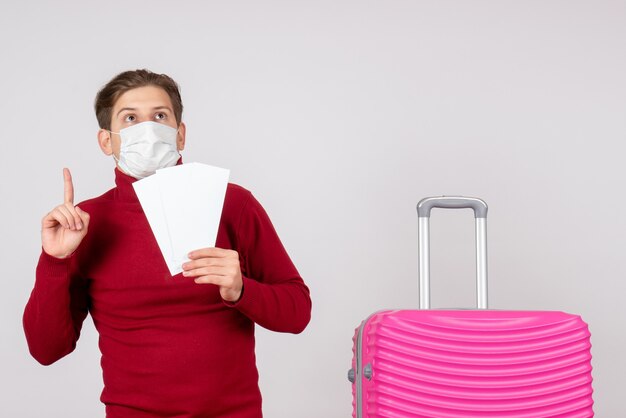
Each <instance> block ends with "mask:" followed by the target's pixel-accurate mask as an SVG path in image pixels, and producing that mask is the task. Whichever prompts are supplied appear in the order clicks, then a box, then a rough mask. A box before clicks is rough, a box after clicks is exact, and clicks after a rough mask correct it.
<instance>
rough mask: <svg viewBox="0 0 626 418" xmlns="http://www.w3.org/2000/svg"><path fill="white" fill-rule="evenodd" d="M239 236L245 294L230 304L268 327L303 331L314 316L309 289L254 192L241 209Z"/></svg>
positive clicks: (284, 330)
mask: <svg viewBox="0 0 626 418" xmlns="http://www.w3.org/2000/svg"><path fill="white" fill-rule="evenodd" d="M237 238H238V241H239V245H238V247H239V248H238V252H239V257H240V261H241V264H242V275H243V295H242V296H241V299H239V301H237V302H236V303H234V304H229V305H230V306H233V307H235V308H236V309H239V311H240V312H242V313H243V314H244V315H246V316H247V317H248V318H250V319H251V320H253V321H254V322H256V323H257V324H259V325H261V326H262V327H264V328H267V329H269V330H272V331H278V332H290V333H294V334H297V333H300V332H302V331H303V330H304V328H305V327H306V326H307V324H308V323H309V320H310V319H311V298H310V294H309V289H308V287H307V286H306V285H305V284H304V281H303V280H302V278H301V277H300V274H299V273H298V271H297V269H296V267H295V266H294V264H293V262H292V261H291V259H290V258H289V255H288V254H287V251H286V250H285V248H284V247H283V244H282V243H281V241H280V239H279V237H278V234H277V233H276V230H275V229H274V226H273V225H272V222H271V221H270V219H269V217H268V215H267V213H266V212H265V210H264V209H263V207H262V206H261V204H260V203H259V202H258V201H257V200H256V199H255V198H254V196H252V195H251V194H250V195H249V199H248V200H247V202H246V203H245V205H244V207H243V209H242V212H241V218H240V221H239V227H238V230H237Z"/></svg>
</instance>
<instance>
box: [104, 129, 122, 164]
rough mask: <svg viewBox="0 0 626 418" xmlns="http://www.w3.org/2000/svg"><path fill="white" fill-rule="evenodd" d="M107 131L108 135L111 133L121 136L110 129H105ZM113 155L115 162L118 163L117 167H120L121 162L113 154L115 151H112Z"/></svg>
mask: <svg viewBox="0 0 626 418" xmlns="http://www.w3.org/2000/svg"><path fill="white" fill-rule="evenodd" d="M105 131H107V132H108V133H110V134H115V135H119V134H120V133H119V132H113V131H112V130H110V129H105ZM111 155H112V156H113V159H114V160H115V162H116V163H117V165H118V167H119V164H120V160H118V159H117V158H116V157H115V154H114V153H113V149H111Z"/></svg>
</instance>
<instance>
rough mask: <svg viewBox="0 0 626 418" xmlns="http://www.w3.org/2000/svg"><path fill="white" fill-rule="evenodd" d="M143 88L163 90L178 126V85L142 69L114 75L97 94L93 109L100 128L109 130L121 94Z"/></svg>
mask: <svg viewBox="0 0 626 418" xmlns="http://www.w3.org/2000/svg"><path fill="white" fill-rule="evenodd" d="M145 86H156V87H160V88H162V89H163V90H165V92H166V93H167V94H168V96H170V100H171V101H172V106H173V107H174V109H173V110H174V116H175V117H176V123H178V124H180V121H181V118H182V115H183V102H182V99H181V98H180V91H179V90H178V84H176V82H175V81H174V80H172V78H170V77H169V76H167V75H165V74H156V73H153V72H152V71H150V70H145V69H143V70H134V71H124V72H123V73H120V74H118V75H116V76H115V77H113V79H112V80H111V81H109V82H108V83H107V84H106V85H105V86H104V87H102V89H101V90H100V91H99V92H98V94H97V95H96V100H95V103H94V108H95V111H96V118H97V119H98V125H100V128H102V129H111V116H112V115H111V112H112V111H113V106H114V105H115V102H117V99H119V98H120V96H121V95H122V94H124V93H126V92H127V91H129V90H132V89H136V88H138V87H145Z"/></svg>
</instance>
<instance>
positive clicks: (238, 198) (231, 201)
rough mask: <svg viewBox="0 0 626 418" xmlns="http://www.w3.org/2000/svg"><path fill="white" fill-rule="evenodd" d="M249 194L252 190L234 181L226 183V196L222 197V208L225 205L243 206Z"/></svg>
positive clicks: (248, 198) (250, 194)
mask: <svg viewBox="0 0 626 418" xmlns="http://www.w3.org/2000/svg"><path fill="white" fill-rule="evenodd" d="M251 196H252V192H250V190H248V189H246V188H245V187H243V186H240V185H238V184H235V183H228V186H227V187H226V196H225V197H224V209H226V207H227V206H228V207H232V208H236V207H242V206H245V205H246V203H247V202H248V200H250V197H251Z"/></svg>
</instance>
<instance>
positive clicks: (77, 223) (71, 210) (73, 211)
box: [63, 203, 83, 230]
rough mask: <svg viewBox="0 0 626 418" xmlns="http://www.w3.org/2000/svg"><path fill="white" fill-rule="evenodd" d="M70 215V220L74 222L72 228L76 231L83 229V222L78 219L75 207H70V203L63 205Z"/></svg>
mask: <svg viewBox="0 0 626 418" xmlns="http://www.w3.org/2000/svg"><path fill="white" fill-rule="evenodd" d="M63 206H64V207H65V208H66V209H67V210H68V211H69V213H70V215H72V219H73V220H74V226H76V229H77V230H79V229H81V228H82V227H83V221H82V219H81V218H80V215H79V214H78V212H77V211H76V207H75V206H74V205H72V204H71V203H66V204H65V205H63Z"/></svg>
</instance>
